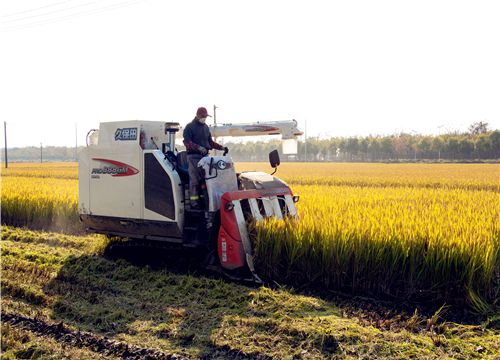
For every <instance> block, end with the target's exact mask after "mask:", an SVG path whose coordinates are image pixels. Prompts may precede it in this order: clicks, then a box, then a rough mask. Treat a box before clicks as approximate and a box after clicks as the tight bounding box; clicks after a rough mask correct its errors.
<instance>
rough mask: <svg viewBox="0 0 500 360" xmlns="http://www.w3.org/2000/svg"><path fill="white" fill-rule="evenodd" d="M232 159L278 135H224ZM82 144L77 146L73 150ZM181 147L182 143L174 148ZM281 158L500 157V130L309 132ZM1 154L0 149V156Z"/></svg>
mask: <svg viewBox="0 0 500 360" xmlns="http://www.w3.org/2000/svg"><path fill="white" fill-rule="evenodd" d="M225 145H226V146H228V147H229V149H230V154H231V156H232V158H233V159H234V160H236V161H267V159H268V153H269V152H270V151H271V150H273V149H278V150H279V151H280V153H281V141H280V140H272V141H257V142H245V143H234V142H229V141H226V142H225ZM81 150H82V148H81V147H80V148H78V153H80V151H81ZM179 150H181V149H179ZM8 156H9V161H30V162H38V161H40V160H42V161H44V162H45V161H75V159H76V158H77V155H75V148H71V147H55V146H48V147H44V148H42V149H40V147H25V148H13V149H8ZM281 158H282V160H284V161H286V160H289V161H306V160H307V161H361V162H376V161H422V160H424V161H425V160H428V161H475V160H499V159H500V131H499V130H494V131H485V132H481V133H464V134H458V133H454V134H445V135H439V136H432V135H411V134H404V133H402V134H397V135H390V136H366V137H334V138H330V139H319V138H308V139H307V142H304V141H299V142H298V153H297V155H283V154H281ZM3 161H4V154H3V149H2V162H3Z"/></svg>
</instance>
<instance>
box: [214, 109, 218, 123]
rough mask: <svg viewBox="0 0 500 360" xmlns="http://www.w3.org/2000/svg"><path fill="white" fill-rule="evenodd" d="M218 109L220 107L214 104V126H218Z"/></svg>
mask: <svg viewBox="0 0 500 360" xmlns="http://www.w3.org/2000/svg"><path fill="white" fill-rule="evenodd" d="M217 109H218V107H217V106H216V105H214V126H217Z"/></svg>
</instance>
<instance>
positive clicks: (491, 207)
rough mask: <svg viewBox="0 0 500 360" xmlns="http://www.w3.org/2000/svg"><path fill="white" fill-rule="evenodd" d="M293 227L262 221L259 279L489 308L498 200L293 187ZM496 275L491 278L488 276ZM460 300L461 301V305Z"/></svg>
mask: <svg viewBox="0 0 500 360" xmlns="http://www.w3.org/2000/svg"><path fill="white" fill-rule="evenodd" d="M294 190H295V191H296V193H299V194H300V195H301V199H302V200H301V202H302V204H300V206H299V210H300V215H301V218H300V221H298V222H286V223H285V222H278V221H273V220H271V221H267V222H266V223H264V224H261V226H259V227H258V236H257V239H256V242H255V251H256V258H257V261H258V264H259V271H261V272H262V273H264V274H265V275H266V276H267V277H268V278H272V279H274V280H278V281H279V280H282V281H285V282H288V283H290V282H291V283H293V284H294V285H303V284H305V283H316V284H319V285H321V286H326V287H329V288H336V289H339V288H342V289H349V290H353V291H355V292H360V291H362V292H367V291H369V292H372V293H377V294H384V295H390V296H397V297H421V298H425V299H427V300H433V299H450V298H453V297H455V296H457V297H458V298H464V297H468V298H469V300H470V301H471V302H472V301H473V302H474V303H473V304H472V305H474V306H476V307H478V306H484V304H483V303H481V302H480V301H477V300H478V298H477V296H476V297H475V295H477V294H479V295H480V296H482V297H483V298H485V299H489V300H493V297H494V294H495V291H498V289H494V288H493V287H494V281H495V276H498V271H499V268H498V267H499V265H500V253H499V252H500V223H499V221H498V220H499V219H500V207H499V206H498V204H499V203H500V195H499V194H498V193H496V192H492V191H486V190H482V191H467V190H463V189H422V188H373V187H365V188H363V187H352V186H337V187H331V186H295V187H294ZM495 272H497V274H495ZM466 295H467V296H466Z"/></svg>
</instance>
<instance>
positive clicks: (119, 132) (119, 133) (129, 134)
mask: <svg viewBox="0 0 500 360" xmlns="http://www.w3.org/2000/svg"><path fill="white" fill-rule="evenodd" d="M117 140H137V128H123V129H116V132H115V141H117Z"/></svg>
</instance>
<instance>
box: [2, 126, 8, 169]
mask: <svg viewBox="0 0 500 360" xmlns="http://www.w3.org/2000/svg"><path fill="white" fill-rule="evenodd" d="M3 134H4V137H5V168H6V169H7V168H8V167H9V158H8V157H7V121H4V122H3Z"/></svg>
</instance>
